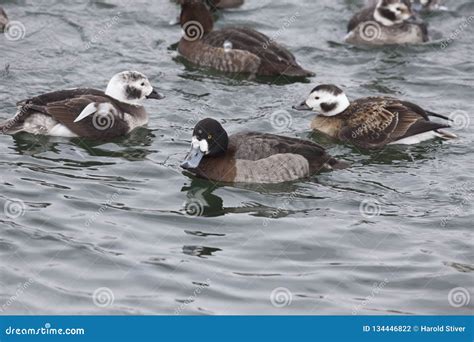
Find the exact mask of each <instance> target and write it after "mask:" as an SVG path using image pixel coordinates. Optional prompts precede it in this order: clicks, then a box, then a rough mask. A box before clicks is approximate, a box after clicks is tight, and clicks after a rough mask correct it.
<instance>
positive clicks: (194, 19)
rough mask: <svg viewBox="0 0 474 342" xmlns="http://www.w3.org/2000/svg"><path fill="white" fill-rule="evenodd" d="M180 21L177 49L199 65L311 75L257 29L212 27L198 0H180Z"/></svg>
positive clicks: (281, 73) (206, 11) (207, 13)
mask: <svg viewBox="0 0 474 342" xmlns="http://www.w3.org/2000/svg"><path fill="white" fill-rule="evenodd" d="M180 23H181V27H182V28H183V31H184V34H183V37H182V38H181V40H180V42H179V45H178V51H179V53H180V54H181V55H182V56H184V57H185V58H186V59H187V60H188V61H190V62H192V63H194V64H197V65H199V66H203V67H209V68H212V69H216V70H219V71H223V72H233V73H249V74H253V75H261V76H275V75H285V76H292V77H306V76H313V75H314V74H313V73H312V72H310V71H308V70H305V69H303V68H302V67H301V66H300V65H299V64H298V63H297V62H296V60H295V57H294V56H293V55H292V54H291V52H289V51H288V50H287V49H286V48H284V47H283V46H281V45H279V44H277V43H275V42H274V41H273V40H272V39H271V38H269V37H267V36H266V35H264V34H262V33H260V32H257V31H255V30H253V29H250V28H245V27H228V28H223V29H220V30H213V25H214V23H213V20H212V15H211V13H210V12H209V10H208V9H207V7H206V6H205V5H204V4H203V3H202V1H201V0H185V1H183V4H182V6H181V16H180Z"/></svg>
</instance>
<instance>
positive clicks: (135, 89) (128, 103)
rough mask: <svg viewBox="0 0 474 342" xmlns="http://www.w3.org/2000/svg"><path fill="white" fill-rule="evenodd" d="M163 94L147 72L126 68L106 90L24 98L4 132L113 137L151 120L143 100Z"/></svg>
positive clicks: (79, 90)
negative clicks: (149, 79)
mask: <svg viewBox="0 0 474 342" xmlns="http://www.w3.org/2000/svg"><path fill="white" fill-rule="evenodd" d="M163 97H164V96H163V95H160V94H158V93H157V92H156V91H155V90H154V89H153V87H152V86H151V84H150V82H149V81H148V78H147V77H146V76H145V75H143V74H142V73H139V72H136V71H124V72H121V73H118V74H116V75H115V76H114V77H112V79H111V80H110V82H109V84H108V85H107V89H106V90H105V92H103V91H101V90H96V89H89V88H78V89H69V90H60V91H55V92H51V93H47V94H43V95H39V96H36V97H33V98H31V99H27V100H24V101H20V102H18V103H17V106H18V111H17V113H16V115H15V116H14V117H13V118H11V119H10V120H7V121H6V122H4V123H2V124H0V131H1V132H2V133H4V134H15V133H18V132H28V133H33V134H44V135H52V136H64V137H77V136H80V137H88V138H93V139H100V140H105V139H111V138H114V137H117V136H121V135H125V134H127V133H129V132H130V131H132V130H133V129H134V128H136V127H138V126H142V125H145V124H146V123H147V122H148V114H147V112H146V111H145V108H144V107H143V106H142V105H141V102H142V100H143V99H145V98H152V99H162V98H163Z"/></svg>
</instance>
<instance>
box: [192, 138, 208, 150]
mask: <svg viewBox="0 0 474 342" xmlns="http://www.w3.org/2000/svg"><path fill="white" fill-rule="evenodd" d="M191 144H192V145H193V148H199V150H200V151H201V152H202V153H204V154H207V153H208V152H209V144H208V143H207V140H206V139H202V140H198V138H196V137H195V136H193V137H192V139H191Z"/></svg>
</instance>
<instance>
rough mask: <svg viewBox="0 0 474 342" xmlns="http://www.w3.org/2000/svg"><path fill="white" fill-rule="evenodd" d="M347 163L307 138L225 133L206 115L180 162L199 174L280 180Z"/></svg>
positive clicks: (226, 178) (248, 180)
mask: <svg viewBox="0 0 474 342" xmlns="http://www.w3.org/2000/svg"><path fill="white" fill-rule="evenodd" d="M347 166H348V165H347V163H345V162H342V161H338V160H336V159H334V158H333V157H331V156H330V155H328V154H327V153H326V151H325V150H324V148H323V147H322V146H320V145H318V144H315V143H313V142H311V141H306V140H301V139H296V138H289V137H285V136H281V135H274V134H267V133H259V132H243V133H236V134H233V135H231V136H228V135H227V132H226V131H225V130H224V128H223V127H222V126H221V124H220V123H219V122H217V121H216V120H214V119H209V118H207V119H203V120H201V121H199V122H198V123H197V124H196V126H195V128H194V131H193V137H192V143H191V151H190V152H189V154H188V155H187V157H186V159H185V160H184V162H183V163H182V164H181V167H182V168H184V169H186V170H189V171H191V172H193V173H194V174H196V175H197V176H199V177H201V178H206V179H210V180H214V181H220V182H230V183H232V182H236V183H281V182H287V181H293V180H296V179H299V178H304V177H308V176H310V175H312V174H314V173H317V172H320V171H328V170H333V169H342V168H345V167H347Z"/></svg>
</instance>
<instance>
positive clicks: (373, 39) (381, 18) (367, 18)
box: [345, 0, 428, 45]
mask: <svg viewBox="0 0 474 342" xmlns="http://www.w3.org/2000/svg"><path fill="white" fill-rule="evenodd" d="M347 32H348V34H347V36H346V38H345V41H346V43H349V44H355V45H390V44H418V43H423V42H426V41H428V30H427V26H426V24H425V23H423V22H422V21H421V19H419V18H416V17H414V15H413V13H412V9H411V3H410V1H409V0H378V1H377V3H376V5H374V6H371V7H367V8H364V9H363V10H361V11H360V12H358V13H356V14H355V15H354V16H353V17H352V19H351V20H350V21H349V25H348V27H347Z"/></svg>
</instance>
